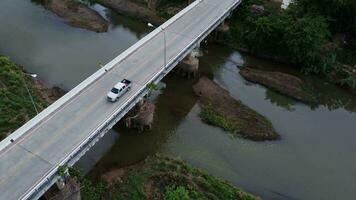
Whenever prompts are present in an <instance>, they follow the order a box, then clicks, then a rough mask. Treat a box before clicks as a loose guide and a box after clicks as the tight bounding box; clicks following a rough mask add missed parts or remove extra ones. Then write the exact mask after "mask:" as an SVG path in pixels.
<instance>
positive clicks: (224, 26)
mask: <svg viewBox="0 0 356 200" xmlns="http://www.w3.org/2000/svg"><path fill="white" fill-rule="evenodd" d="M229 31H230V25H229V24H228V23H227V22H225V21H223V22H222V23H221V24H220V25H219V26H218V27H217V28H216V29H215V31H214V32H213V33H212V34H213V35H212V39H213V40H215V41H219V40H223V39H224V36H225V33H227V32H229Z"/></svg>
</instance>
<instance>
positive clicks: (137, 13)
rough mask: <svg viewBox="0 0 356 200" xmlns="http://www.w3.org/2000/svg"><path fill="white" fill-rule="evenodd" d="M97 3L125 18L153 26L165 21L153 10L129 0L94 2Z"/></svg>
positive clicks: (99, 0)
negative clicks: (131, 18)
mask: <svg viewBox="0 0 356 200" xmlns="http://www.w3.org/2000/svg"><path fill="white" fill-rule="evenodd" d="M96 2H97V3H99V4H101V5H103V6H105V7H107V8H110V9H112V10H114V11H115V12H117V13H120V14H122V15H125V16H130V17H133V18H136V19H139V20H141V21H144V22H150V23H153V24H155V25H159V24H162V23H163V22H164V21H165V19H164V18H162V17H160V16H159V15H158V14H157V13H156V12H155V11H154V10H152V9H149V8H148V6H146V5H145V4H142V3H137V2H135V1H130V0H96Z"/></svg>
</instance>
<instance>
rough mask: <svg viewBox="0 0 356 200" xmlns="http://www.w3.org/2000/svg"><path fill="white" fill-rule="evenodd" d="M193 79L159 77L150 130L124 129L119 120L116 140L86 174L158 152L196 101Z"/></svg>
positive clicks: (171, 75)
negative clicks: (160, 89) (158, 90)
mask: <svg viewBox="0 0 356 200" xmlns="http://www.w3.org/2000/svg"><path fill="white" fill-rule="evenodd" d="M195 81H196V79H190V80H187V79H183V78H179V77H177V76H176V75H174V74H173V73H171V74H169V75H168V76H167V77H166V78H164V79H163V81H162V82H163V83H165V85H166V87H165V88H164V89H162V93H161V94H160V95H158V97H157V98H156V99H154V100H153V101H154V102H155V104H156V111H155V119H154V123H153V124H152V129H151V130H144V131H143V132H139V131H138V130H136V129H128V128H126V127H125V126H124V124H123V123H122V122H119V123H118V124H117V125H116V126H115V127H114V128H113V131H115V134H118V135H119V137H118V140H117V141H116V143H115V144H114V145H113V146H112V147H111V149H110V150H109V151H108V152H107V153H106V154H105V155H104V156H103V157H102V158H101V159H100V161H99V162H98V163H97V164H96V165H95V166H94V168H93V169H92V170H91V171H90V173H89V174H88V176H89V177H91V178H99V176H100V174H102V173H104V172H106V171H108V170H110V169H113V168H118V167H123V166H127V165H130V164H134V163H136V162H138V161H141V160H143V159H145V158H146V157H147V156H149V155H153V154H155V153H157V152H159V151H160V149H161V148H162V146H163V145H164V144H165V143H166V142H167V140H168V138H169V137H170V136H171V135H173V134H175V131H176V128H177V127H178V125H179V124H180V122H181V121H182V120H183V119H184V118H185V116H186V115H187V114H188V113H189V112H190V110H191V109H192V108H193V106H194V105H195V104H196V101H197V98H196V97H195V96H194V95H193V91H192V85H193V84H194V82H195Z"/></svg>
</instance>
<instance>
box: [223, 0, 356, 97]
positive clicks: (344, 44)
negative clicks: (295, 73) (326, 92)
mask: <svg viewBox="0 0 356 200" xmlns="http://www.w3.org/2000/svg"><path fill="white" fill-rule="evenodd" d="M333 4H336V5H328V7H330V8H331V9H329V10H328V9H324V7H323V6H324V5H320V4H319V3H318V2H317V1H310V2H307V1H298V2H296V3H292V4H291V5H290V6H289V7H288V8H287V9H280V7H278V6H275V5H274V4H273V3H271V2H269V1H264V0H261V1H252V0H246V1H244V2H242V4H241V5H240V6H239V7H238V8H237V10H236V11H235V12H234V14H233V16H232V18H230V19H229V20H228V23H229V24H230V31H229V32H228V33H227V34H225V35H224V37H223V39H222V40H221V41H219V42H221V43H223V44H225V45H228V46H230V47H233V48H235V49H238V50H243V51H244V52H248V53H250V54H252V55H255V56H257V57H261V58H267V59H270V60H273V61H276V62H282V63H289V65H291V66H293V67H295V68H297V69H299V70H300V71H302V72H303V73H306V74H317V75H319V76H321V77H323V78H325V79H326V80H327V81H329V82H331V83H333V84H336V85H338V86H341V87H344V88H348V89H349V90H350V91H355V88H356V73H355V71H356V62H355V59H354V58H353V56H350V55H352V52H355V51H356V42H355V40H354V35H355V33H356V30H355V27H352V26H350V25H349V24H352V21H356V19H355V18H352V17H351V18H344V17H343V16H345V13H344V12H346V13H353V11H351V10H352V8H354V7H355V5H354V4H352V3H350V2H345V4H342V5H340V4H339V3H337V2H334V3H333ZM310 7H313V8H315V10H314V11H312V10H309V8H310ZM333 7H337V8H338V9H333ZM330 10H333V12H330ZM311 14H312V15H315V16H314V17H310V15H311ZM330 16H333V17H334V18H333V20H328V19H330ZM351 16H352V14H351ZM340 24H345V26H340Z"/></svg>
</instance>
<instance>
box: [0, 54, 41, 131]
mask: <svg viewBox="0 0 356 200" xmlns="http://www.w3.org/2000/svg"><path fill="white" fill-rule="evenodd" d="M25 84H26V85H27V86H28V88H29V91H30V94H31V95H32V97H33V99H34V102H35V104H36V107H37V108H39V109H42V108H44V107H46V106H47V103H46V102H45V101H44V100H42V99H41V98H39V95H37V92H36V89H35V88H34V87H33V84H32V81H31V79H30V78H29V77H28V76H26V75H25V74H24V73H23V72H22V71H21V70H20V68H19V67H18V66H17V65H15V64H14V63H12V62H11V61H10V60H9V59H8V58H6V57H3V56H0V136H1V138H4V137H5V136H6V134H8V133H10V132H11V131H14V130H15V129H17V128H18V127H20V126H21V125H23V124H24V123H25V122H26V121H28V120H29V119H31V118H32V117H33V116H35V115H36V110H35V109H34V107H33V104H32V101H31V98H30V95H29V93H28V91H27V90H26V87H25Z"/></svg>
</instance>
